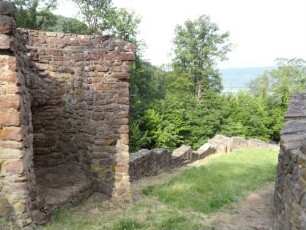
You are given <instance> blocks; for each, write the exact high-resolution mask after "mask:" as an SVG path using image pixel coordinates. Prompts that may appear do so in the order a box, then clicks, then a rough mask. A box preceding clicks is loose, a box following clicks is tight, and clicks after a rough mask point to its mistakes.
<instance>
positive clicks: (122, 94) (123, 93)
mask: <svg viewBox="0 0 306 230" xmlns="http://www.w3.org/2000/svg"><path fill="white" fill-rule="evenodd" d="M129 94H130V93H129V90H128V89H122V90H120V91H119V92H118V97H119V98H123V97H129Z"/></svg>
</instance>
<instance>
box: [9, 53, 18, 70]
mask: <svg viewBox="0 0 306 230" xmlns="http://www.w3.org/2000/svg"><path fill="white" fill-rule="evenodd" d="M7 64H8V67H9V70H14V71H15V70H16V66H17V58H16V57H15V56H9V57H8V59H7Z"/></svg>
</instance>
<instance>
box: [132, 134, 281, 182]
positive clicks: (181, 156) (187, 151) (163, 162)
mask: <svg viewBox="0 0 306 230" xmlns="http://www.w3.org/2000/svg"><path fill="white" fill-rule="evenodd" d="M241 148H268V149H275V150H278V149H279V146H278V145H274V144H269V143H266V142H264V141H261V140H258V139H250V140H246V139H245V138H243V137H226V136H224V135H216V136H215V137H213V138H212V139H210V140H208V143H205V144H204V145H202V146H201V147H200V148H199V149H198V150H196V151H193V150H192V149H191V147H190V146H186V145H182V146H181V147H179V148H177V149H175V150H174V151H173V152H170V151H167V150H165V149H161V148H157V149H152V150H148V149H141V150H139V151H138V152H135V153H131V155H130V162H129V165H130V166H129V174H130V180H131V181H135V180H139V179H141V178H143V177H147V176H155V175H158V174H160V173H161V172H163V171H166V170H170V169H173V168H177V167H180V166H183V165H186V164H190V163H192V162H194V161H197V160H200V159H203V158H205V157H207V156H208V155H211V154H214V153H229V152H232V151H234V150H237V149H241Z"/></svg>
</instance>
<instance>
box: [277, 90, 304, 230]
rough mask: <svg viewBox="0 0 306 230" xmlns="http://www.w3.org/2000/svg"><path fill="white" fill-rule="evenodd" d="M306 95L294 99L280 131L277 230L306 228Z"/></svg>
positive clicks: (300, 94)
mask: <svg viewBox="0 0 306 230" xmlns="http://www.w3.org/2000/svg"><path fill="white" fill-rule="evenodd" d="M305 140H306V93H297V94H295V95H293V96H292V98H291V101H290V104H289V108H288V112H287V114H286V116H285V125H284V128H283V130H282V132H281V142H280V155H279V160H278V166H277V180H276V185H275V194H274V202H275V216H274V229H275V230H287V229H306V141H305Z"/></svg>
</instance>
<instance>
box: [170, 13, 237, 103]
mask: <svg viewBox="0 0 306 230" xmlns="http://www.w3.org/2000/svg"><path fill="white" fill-rule="evenodd" d="M174 46H175V48H174V54H175V59H174V68H177V69H180V70H181V71H183V72H185V73H187V74H188V77H189V79H190V81H191V82H192V83H193V93H194V95H195V97H196V98H197V100H200V99H201V98H202V97H203V95H204V94H205V92H206V91H207V90H208V89H214V90H215V91H217V92H220V91H221V89H222V85H221V79H220V73H219V71H218V70H217V68H216V64H217V62H218V61H222V60H224V59H226V54H227V53H228V52H229V51H230V50H231V47H232V45H231V43H230V42H229V33H228V32H226V33H221V34H220V33H219V28H218V26H217V25H216V24H214V23H212V22H211V21H210V18H209V17H208V16H205V15H203V16H201V17H199V18H198V19H196V20H195V21H191V20H188V21H186V22H185V24H184V25H183V26H180V25H179V26H177V27H176V29H175V39H174Z"/></svg>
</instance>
